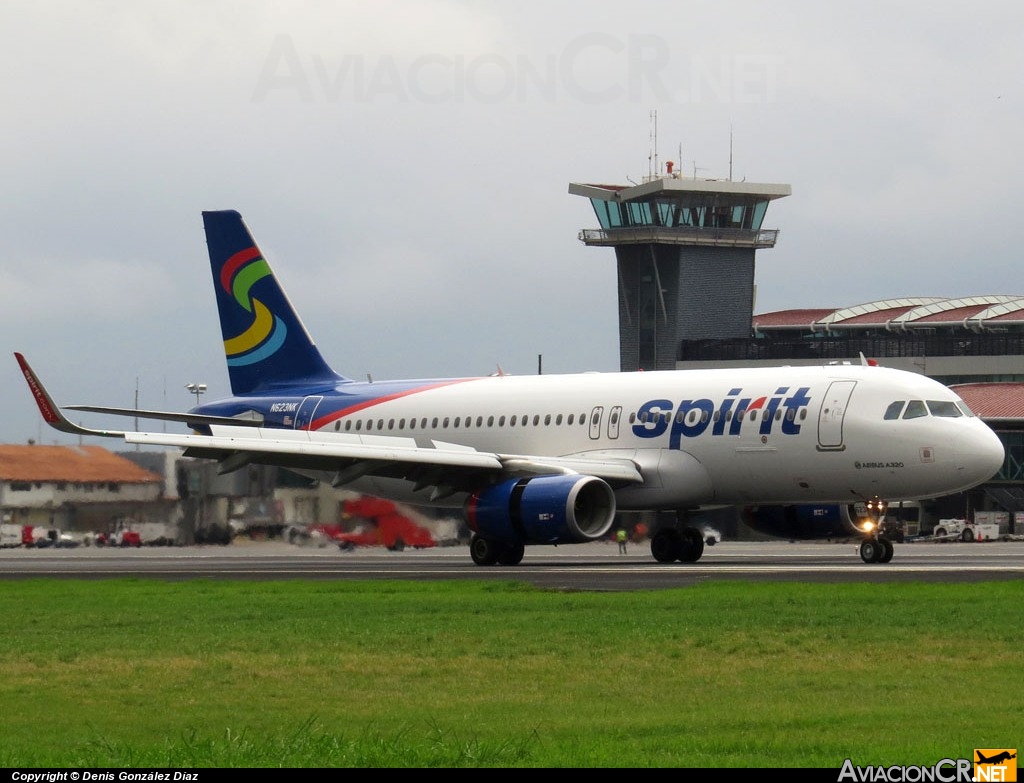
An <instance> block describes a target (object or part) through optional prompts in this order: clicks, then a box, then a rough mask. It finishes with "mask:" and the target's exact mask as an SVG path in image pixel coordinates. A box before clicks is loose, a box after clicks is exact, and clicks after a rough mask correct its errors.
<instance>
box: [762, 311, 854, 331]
mask: <svg viewBox="0 0 1024 783" xmlns="http://www.w3.org/2000/svg"><path fill="white" fill-rule="evenodd" d="M834 312H835V309H834V308H826V309H817V310H776V311H775V312H774V313H761V314H760V315H755V316H754V327H755V328H757V327H759V326H765V327H769V328H770V327H773V326H806V327H810V325H811V324H813V323H814V322H816V321H820V320H821V319H822V318H824V317H826V316H829V315H832V313H834Z"/></svg>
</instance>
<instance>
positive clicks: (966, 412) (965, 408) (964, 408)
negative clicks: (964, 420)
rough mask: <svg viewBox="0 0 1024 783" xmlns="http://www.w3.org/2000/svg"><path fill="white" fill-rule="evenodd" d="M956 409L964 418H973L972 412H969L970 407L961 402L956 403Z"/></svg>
mask: <svg viewBox="0 0 1024 783" xmlns="http://www.w3.org/2000/svg"><path fill="white" fill-rule="evenodd" d="M956 407H958V408H959V409H960V410H962V411H963V412H964V416H970V417H971V418H973V417H974V411H972V410H971V408H970V406H969V405H968V404H967V403H966V402H964V401H963V400H957V401H956Z"/></svg>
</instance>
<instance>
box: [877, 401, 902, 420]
mask: <svg viewBox="0 0 1024 783" xmlns="http://www.w3.org/2000/svg"><path fill="white" fill-rule="evenodd" d="M902 411H903V400H896V402H890V403H889V407H888V408H886V409H885V416H883V417H882V418H883V419H885V420H886V421H889V420H890V419H898V418H899V417H900V413H901V412H902Z"/></svg>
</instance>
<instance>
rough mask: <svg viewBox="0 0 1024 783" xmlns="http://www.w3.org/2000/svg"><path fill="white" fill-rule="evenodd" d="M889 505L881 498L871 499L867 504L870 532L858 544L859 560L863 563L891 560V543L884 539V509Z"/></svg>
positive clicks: (867, 531)
mask: <svg viewBox="0 0 1024 783" xmlns="http://www.w3.org/2000/svg"><path fill="white" fill-rule="evenodd" d="M888 505H889V504H888V503H887V502H886V501H884V500H882V499H881V498H872V499H871V500H869V501H868V502H867V510H868V518H869V520H870V521H869V525H870V530H866V531H865V532H866V534H867V537H866V538H865V539H864V540H863V541H861V542H860V550H859V551H860V559H861V560H863V561H864V562H865V563H888V562H889V561H890V560H892V555H893V545H892V541H890V540H889V539H888V538H886V537H885V536H884V535H883V533H884V532H885V509H886V507H887V506H888Z"/></svg>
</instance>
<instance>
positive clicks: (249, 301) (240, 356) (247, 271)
mask: <svg viewBox="0 0 1024 783" xmlns="http://www.w3.org/2000/svg"><path fill="white" fill-rule="evenodd" d="M269 275H270V267H269V266H268V265H267V262H266V261H265V260H264V259H263V256H261V255H260V251H259V248H257V247H250V248H247V249H246V250H242V251H239V252H238V253H235V254H234V255H233V256H231V258H229V259H228V260H227V262H226V263H225V264H224V266H223V267H221V270H220V284H221V287H222V288H223V289H224V290H225V291H226V292H227V293H228V294H230V295H231V296H232V297H234V299H235V301H236V302H238V304H239V305H241V306H242V307H243V308H244V309H245V310H246V311H247V312H249V313H252V316H253V320H252V325H251V326H249V327H248V328H247V329H246V330H245V331H244V332H242V333H241V334H240V335H238V336H236V337H232V338H231V339H229V340H225V341H224V353H225V355H226V356H227V362H228V366H229V367H244V366H246V365H249V364H256V363H257V362H261V361H263V360H264V359H266V358H268V357H270V356H272V355H273V354H274V353H276V352H277V351H278V349H280V347H281V346H282V345H284V340H285V337H287V336H288V328H287V327H286V326H285V324H284V322H283V321H282V320H281V319H280V318H278V317H277V316H275V315H274V314H273V313H272V312H270V308H268V307H267V306H266V305H265V304H263V302H261V301H260V300H259V299H255V298H253V297H251V296H250V295H249V291H250V290H251V289H252V287H253V286H254V285H255V284H256V283H257V282H258V281H260V280H262V279H263V278H264V277H268V276H269Z"/></svg>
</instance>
